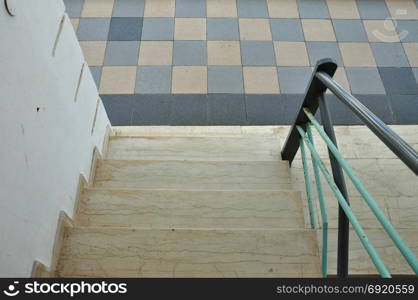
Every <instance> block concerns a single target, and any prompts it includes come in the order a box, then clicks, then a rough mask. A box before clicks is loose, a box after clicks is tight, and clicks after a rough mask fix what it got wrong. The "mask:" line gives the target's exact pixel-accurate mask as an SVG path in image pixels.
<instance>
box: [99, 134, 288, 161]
mask: <svg viewBox="0 0 418 300" xmlns="http://www.w3.org/2000/svg"><path fill="white" fill-rule="evenodd" d="M106 158H107V159H136V160H158V159H163V160H173V159H174V160H175V159H185V160H198V161H199V160H200V161H246V160H249V161H256V160H261V161H270V160H271V161H279V160H281V156H280V143H279V139H278V138H274V137H163V136H154V137H111V139H110V143H109V149H108V152H107V155H106Z"/></svg>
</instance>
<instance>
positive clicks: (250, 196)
mask: <svg viewBox="0 0 418 300" xmlns="http://www.w3.org/2000/svg"><path fill="white" fill-rule="evenodd" d="M302 209H303V208H302V200H301V198H300V193H299V192H293V191H244V192H242V191H175V190H171V191H170V190H112V189H111V190H107V189H87V190H85V191H84V192H83V197H82V206H81V210H80V212H79V214H78V216H77V225H81V226H114V227H142V228H147V227H148V228H293V229H296V228H304V217H303V210H302Z"/></svg>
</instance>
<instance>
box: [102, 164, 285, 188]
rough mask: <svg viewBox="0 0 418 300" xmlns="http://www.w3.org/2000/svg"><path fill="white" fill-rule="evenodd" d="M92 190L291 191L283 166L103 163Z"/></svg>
mask: <svg viewBox="0 0 418 300" xmlns="http://www.w3.org/2000/svg"><path fill="white" fill-rule="evenodd" d="M94 187H101V188H135V189H177V190H183V189H192V190H194V189H196V190H280V189H288V190H290V189H292V187H291V183H290V176H289V167H288V164H287V162H283V161H277V162H271V161H267V162H266V161H245V162H234V161H222V162H207V161H162V160H161V161H153V160H149V161H147V160H142V161H141V160H103V161H100V162H99V164H98V167H97V170H96V176H95V182H94Z"/></svg>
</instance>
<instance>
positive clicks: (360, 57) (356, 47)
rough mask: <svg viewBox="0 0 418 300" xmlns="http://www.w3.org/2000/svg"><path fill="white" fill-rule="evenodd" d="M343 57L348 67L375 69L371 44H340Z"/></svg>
mask: <svg viewBox="0 0 418 300" xmlns="http://www.w3.org/2000/svg"><path fill="white" fill-rule="evenodd" d="M339 46H340V51H341V56H342V58H343V61H344V66H346V67H375V66H376V61H375V60H374V56H373V51H372V49H371V47H370V44H369V43H340V44H339Z"/></svg>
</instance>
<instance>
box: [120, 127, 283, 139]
mask: <svg viewBox="0 0 418 300" xmlns="http://www.w3.org/2000/svg"><path fill="white" fill-rule="evenodd" d="M287 131H288V127H287V126H116V127H112V136H171V137H173V136H182V137H191V136H200V137H240V136H241V137H252V136H283V135H285V133H286V132H287Z"/></svg>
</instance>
